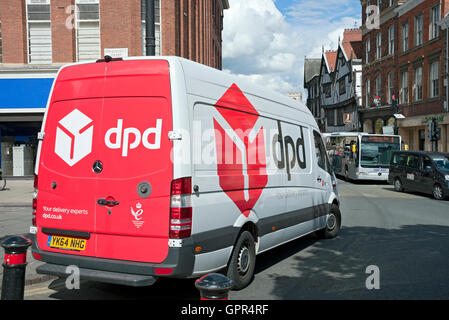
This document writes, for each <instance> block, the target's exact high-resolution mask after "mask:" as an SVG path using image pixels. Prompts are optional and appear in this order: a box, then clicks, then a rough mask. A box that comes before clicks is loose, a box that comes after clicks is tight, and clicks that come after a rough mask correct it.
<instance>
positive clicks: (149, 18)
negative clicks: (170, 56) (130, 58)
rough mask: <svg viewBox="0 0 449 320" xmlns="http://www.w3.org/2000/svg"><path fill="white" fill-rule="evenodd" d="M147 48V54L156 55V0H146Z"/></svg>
mask: <svg viewBox="0 0 449 320" xmlns="http://www.w3.org/2000/svg"><path fill="white" fill-rule="evenodd" d="M145 22H146V23H145V33H146V35H145V48H146V55H147V56H155V55H156V36H155V27H154V22H155V18H154V0H145Z"/></svg>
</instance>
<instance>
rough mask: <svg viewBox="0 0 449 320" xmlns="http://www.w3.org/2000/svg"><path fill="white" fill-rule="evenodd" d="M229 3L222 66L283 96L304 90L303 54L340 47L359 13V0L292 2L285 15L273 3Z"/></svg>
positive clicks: (268, 0)
mask: <svg viewBox="0 0 449 320" xmlns="http://www.w3.org/2000/svg"><path fill="white" fill-rule="evenodd" d="M229 2H230V9H228V10H225V12H224V30H223V68H224V69H226V70H227V71H228V72H231V73H232V74H235V75H238V76H240V77H242V78H246V79H248V80H250V81H252V82H254V83H256V84H260V85H263V86H266V87H269V88H271V89H274V90H276V91H279V92H281V93H287V92H292V91H302V90H303V68H304V56H307V57H317V58H319V57H321V48H322V46H324V47H325V49H336V47H337V41H338V36H342V35H343V30H344V28H351V27H353V26H354V21H358V18H357V16H354V12H358V13H359V11H360V9H358V8H357V7H356V8H354V2H355V3H356V4H357V3H358V5H359V6H360V2H359V1H358V0H321V1H316V0H301V1H295V0H292V5H291V6H290V7H289V8H287V9H286V11H285V12H286V13H285V15H283V14H282V13H281V12H280V11H279V9H278V8H277V7H276V6H275V4H274V2H273V0H230V1H229ZM357 10H358V11H357Z"/></svg>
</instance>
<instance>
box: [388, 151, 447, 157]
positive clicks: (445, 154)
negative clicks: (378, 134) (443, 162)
mask: <svg viewBox="0 0 449 320" xmlns="http://www.w3.org/2000/svg"><path fill="white" fill-rule="evenodd" d="M394 153H405V154H423V155H427V156H438V155H444V156H446V157H449V153H448V152H435V151H410V150H408V151H405V150H401V151H394Z"/></svg>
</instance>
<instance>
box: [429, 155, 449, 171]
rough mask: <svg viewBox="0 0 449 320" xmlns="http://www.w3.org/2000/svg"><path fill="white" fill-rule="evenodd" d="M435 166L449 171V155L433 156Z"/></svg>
mask: <svg viewBox="0 0 449 320" xmlns="http://www.w3.org/2000/svg"><path fill="white" fill-rule="evenodd" d="M431 158H432V160H433V163H434V164H435V166H436V167H437V168H438V169H439V170H440V171H442V172H444V173H449V157H448V156H445V155H433V156H431Z"/></svg>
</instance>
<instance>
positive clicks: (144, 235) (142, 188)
mask: <svg viewBox="0 0 449 320" xmlns="http://www.w3.org/2000/svg"><path fill="white" fill-rule="evenodd" d="M87 66H91V67H92V68H94V69H101V68H103V76H102V81H101V83H98V84H97V85H98V88H101V92H99V91H97V92H94V95H93V96H91V97H85V98H84V99H77V95H78V92H77V91H76V90H77V89H79V88H78V87H77V86H75V85H72V86H71V89H72V96H73V97H72V99H64V100H63V101H57V102H56V101H55V102H53V104H52V105H51V106H50V108H51V109H49V112H48V114H49V116H48V117H49V118H48V121H47V124H46V129H45V131H46V137H45V140H47V138H48V141H47V142H49V141H51V140H54V139H52V137H48V136H47V131H48V132H51V131H52V130H53V131H54V129H53V127H54V126H55V124H56V123H58V121H59V119H64V118H63V115H64V114H68V115H71V117H69V118H68V120H67V121H66V122H70V123H71V124H72V126H74V127H73V128H71V130H72V131H73V132H75V133H76V134H75V137H77V135H78V136H79V137H80V138H79V139H78V140H79V141H84V143H83V144H81V145H82V147H80V149H79V150H84V151H82V152H81V153H80V152H79V150H78V149H77V142H75V144H74V145H75V146H74V147H73V148H72V149H73V150H72V149H70V150H72V151H66V153H67V152H68V154H67V155H65V157H66V159H69V161H64V159H63V157H64V155H63V157H61V155H60V154H58V153H57V152H53V150H57V148H56V146H52V145H51V142H49V146H48V148H43V149H42V152H41V153H42V156H41V161H44V162H45V163H46V164H47V167H48V171H47V172H45V174H42V173H41V170H39V176H44V179H46V180H48V178H47V176H52V177H53V179H56V177H57V179H59V180H62V179H64V181H65V182H64V184H63V185H61V186H60V187H59V190H58V192H57V196H56V195H55V190H48V191H47V192H45V193H44V196H42V197H41V193H40V190H39V196H38V206H39V203H41V205H42V206H43V205H45V203H47V204H48V205H49V203H48V202H49V201H50V199H55V198H57V199H58V201H60V202H61V203H64V206H65V208H67V209H69V210H70V209H72V208H78V209H79V208H81V209H85V210H86V211H88V214H86V215H85V217H84V216H82V215H70V214H68V215H67V216H65V217H64V219H63V220H62V221H61V223H59V224H58V227H59V228H60V229H67V230H81V231H87V232H89V233H90V239H89V240H88V243H87V246H86V250H85V251H84V252H70V253H75V254H86V255H90V256H96V257H100V258H107V259H118V260H131V261H141V262H154V263H159V262H162V261H163V260H164V259H165V258H166V256H167V253H168V229H169V226H168V222H169V220H168V214H169V207H170V183H171V180H172V179H173V164H172V162H171V161H170V152H171V147H172V146H171V142H170V140H169V139H168V132H169V131H170V130H172V111H171V90H170V75H169V65H168V62H167V61H163V60H130V61H113V62H109V63H105V62H101V63H96V64H89V65H87ZM99 66H101V67H99ZM79 67H83V68H85V66H84V65H82V66H75V67H69V68H67V70H66V72H70V71H71V70H70V69H71V68H74V69H76V68H79ZM86 71H88V70H86ZM89 78H91V74H90V73H89V72H86V73H85V74H84V79H81V80H79V79H78V80H76V81H78V84H79V85H80V86H81V87H82V86H84V81H83V80H86V81H87V82H88V81H89V80H88V79H89ZM72 81H75V80H72ZM56 89H57V88H56V87H55V90H56ZM67 89H70V88H66V90H67ZM61 106H62V107H61ZM89 120H90V122H89ZM59 122H63V121H62V120H61V121H59ZM62 124H64V122H63V123H62ZM89 124H90V126H91V127H87V126H88V125H89ZM86 127H87V129H86ZM90 128H92V129H90ZM69 130H70V129H69ZM88 130H91V131H92V132H91V133H89V131H88ZM67 135H68V133H67ZM56 138H57V134H56ZM67 141H69V140H67ZM75 141H76V139H75ZM89 142H91V143H90V144H89ZM67 143H68V142H67ZM67 143H66V145H67ZM55 145H56V144H55ZM89 145H91V146H92V147H91V148H89ZM86 146H87V147H86ZM53 148H56V149H53ZM83 148H84V149H83ZM55 153H56V154H55ZM83 153H85V154H86V155H84V157H83ZM78 158H80V159H78ZM70 159H74V161H70ZM75 160H76V162H75ZM48 164H49V165H48ZM39 179H40V177H39ZM50 180H51V179H50ZM48 182H49V181H46V183H47V184H48ZM40 188H41V181H39V189H40ZM51 201H53V200H51ZM51 201H50V202H51ZM38 208H39V207H38ZM80 218H81V219H80ZM83 219H84V220H83ZM85 220H86V221H85ZM46 222H47V220H45V223H46ZM41 223H44V220H43V219H41ZM39 224H40V223H38V226H39ZM43 240H45V239H43ZM41 248H42V247H41ZM51 250H54V249H51ZM57 250H59V249H57Z"/></svg>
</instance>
